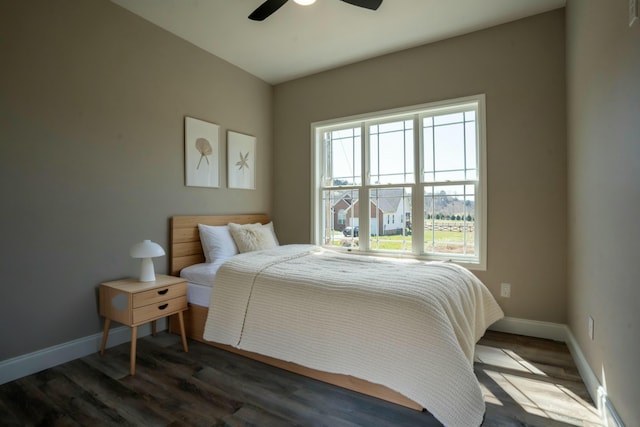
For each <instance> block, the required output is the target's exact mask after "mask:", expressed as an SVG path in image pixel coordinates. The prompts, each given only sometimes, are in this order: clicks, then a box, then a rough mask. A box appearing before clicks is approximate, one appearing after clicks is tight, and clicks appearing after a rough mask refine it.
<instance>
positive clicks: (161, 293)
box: [158, 289, 169, 295]
mask: <svg viewBox="0 0 640 427" xmlns="http://www.w3.org/2000/svg"><path fill="white" fill-rule="evenodd" d="M167 292H169V289H163V290H161V291H158V295H164V294H166V293H167Z"/></svg>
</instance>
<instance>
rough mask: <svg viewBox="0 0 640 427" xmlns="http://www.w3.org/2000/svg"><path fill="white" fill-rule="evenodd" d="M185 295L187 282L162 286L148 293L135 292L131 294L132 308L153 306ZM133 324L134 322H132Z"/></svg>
mask: <svg viewBox="0 0 640 427" xmlns="http://www.w3.org/2000/svg"><path fill="white" fill-rule="evenodd" d="M186 295H187V282H182V283H176V284H175V285H168V286H163V287H161V288H156V289H151V290H149V291H144V292H137V293H135V294H133V308H134V309H136V308H139V307H143V306H145V305H149V304H155V303H157V302H159V301H167V300H170V299H173V298H178V297H181V296H185V297H186ZM134 322H135V320H134Z"/></svg>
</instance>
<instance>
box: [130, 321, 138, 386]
mask: <svg viewBox="0 0 640 427" xmlns="http://www.w3.org/2000/svg"><path fill="white" fill-rule="evenodd" d="M137 342H138V327H137V326H132V327H131V375H135V374H136V344H137Z"/></svg>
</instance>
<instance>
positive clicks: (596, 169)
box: [567, 0, 640, 426]
mask: <svg viewBox="0 0 640 427" xmlns="http://www.w3.org/2000/svg"><path fill="white" fill-rule="evenodd" d="M627 5H628V2H627V0H615V1H607V2H597V1H592V2H585V1H580V0H569V2H568V5H567V82H568V96H567V103H568V126H567V128H568V160H569V174H568V176H569V178H568V182H569V231H570V233H569V254H570V256H569V262H568V265H569V268H568V272H569V283H570V287H569V325H570V327H571V330H572V331H573V333H574V335H575V336H576V338H577V340H578V342H579V344H580V347H581V348H582V350H583V352H584V354H585V355H586V358H587V360H588V362H589V364H590V365H591V368H592V369H593V371H594V372H595V374H596V375H597V376H598V378H599V380H600V383H601V384H602V385H603V386H604V387H605V388H606V391H607V394H608V395H609V398H610V400H611V401H612V402H613V404H614V406H615V407H616V409H617V410H618V412H619V413H620V415H621V416H622V418H623V420H624V421H625V422H626V424H627V425H628V426H634V425H638V422H639V420H640V406H638V402H640V370H639V369H638V361H640V279H639V277H640V262H639V257H638V248H639V244H640V226H638V221H637V212H638V210H639V209H640V22H636V24H635V25H634V26H633V27H631V28H629V24H628V12H627ZM588 316H593V318H594V320H595V335H594V340H593V341H591V340H590V339H589V338H588V332H587V325H588V322H587V319H588Z"/></svg>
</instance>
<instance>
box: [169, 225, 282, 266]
mask: <svg viewBox="0 0 640 427" xmlns="http://www.w3.org/2000/svg"><path fill="white" fill-rule="evenodd" d="M230 222H233V223H236V224H253V223H256V222H260V223H262V224H267V223H268V222H269V216H268V215H266V214H239V215H215V216H174V217H171V233H170V236H171V262H170V265H169V268H170V269H171V275H173V276H178V275H180V270H182V269H183V268H185V267H188V266H190V265H193V264H198V263H201V262H204V253H203V252H202V244H201V243H200V233H199V231H198V224H206V225H227V224H229V223H230Z"/></svg>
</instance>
